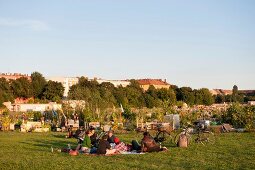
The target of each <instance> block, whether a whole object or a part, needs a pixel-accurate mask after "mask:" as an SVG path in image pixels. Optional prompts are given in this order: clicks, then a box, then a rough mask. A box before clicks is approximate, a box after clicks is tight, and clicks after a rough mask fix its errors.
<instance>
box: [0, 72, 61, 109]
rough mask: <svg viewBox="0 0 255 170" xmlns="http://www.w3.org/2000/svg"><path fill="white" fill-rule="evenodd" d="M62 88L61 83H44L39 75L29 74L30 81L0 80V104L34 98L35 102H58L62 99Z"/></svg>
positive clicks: (19, 79) (36, 73)
mask: <svg viewBox="0 0 255 170" xmlns="http://www.w3.org/2000/svg"><path fill="white" fill-rule="evenodd" d="M63 92H64V87H63V86H62V84H61V83H58V82H54V81H48V82H47V81H46V80H45V78H44V77H43V76H42V74H41V73H38V72H34V73H32V74H31V81H30V80H28V79H27V78H25V77H21V78H18V79H16V80H10V81H7V80H6V79H5V78H0V103H1V104H2V103H3V102H6V101H13V100H14V99H15V98H31V97H33V98H35V99H37V100H50V101H58V100H61V99H62V98H63Z"/></svg>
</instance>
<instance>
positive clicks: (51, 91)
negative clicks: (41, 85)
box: [43, 80, 64, 101]
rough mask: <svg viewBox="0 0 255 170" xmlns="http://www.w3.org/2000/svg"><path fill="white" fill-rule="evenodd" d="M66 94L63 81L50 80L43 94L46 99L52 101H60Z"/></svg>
mask: <svg viewBox="0 0 255 170" xmlns="http://www.w3.org/2000/svg"><path fill="white" fill-rule="evenodd" d="M63 94H64V87H63V85H62V84H61V83H59V82H55V81H51V80H50V81H48V83H47V84H46V86H45V90H44V92H43V95H44V97H45V98H46V99H48V100H51V101H59V100H61V99H62V97H63Z"/></svg>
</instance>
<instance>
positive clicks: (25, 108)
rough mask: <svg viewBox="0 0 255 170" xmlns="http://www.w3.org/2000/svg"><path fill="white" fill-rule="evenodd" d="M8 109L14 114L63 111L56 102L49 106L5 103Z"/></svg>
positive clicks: (60, 105)
mask: <svg viewBox="0 0 255 170" xmlns="http://www.w3.org/2000/svg"><path fill="white" fill-rule="evenodd" d="M3 104H4V105H5V106H6V108H7V109H8V110H10V111H12V112H29V111H38V112H44V111H47V110H60V109H62V104H57V103H56V102H50V103H48V104H20V103H14V104H12V103H11V102H4V103H3Z"/></svg>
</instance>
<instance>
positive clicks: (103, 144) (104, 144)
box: [97, 135, 116, 155]
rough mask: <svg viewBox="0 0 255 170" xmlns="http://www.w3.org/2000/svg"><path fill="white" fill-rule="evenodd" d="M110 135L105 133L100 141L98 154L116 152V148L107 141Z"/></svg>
mask: <svg viewBox="0 0 255 170" xmlns="http://www.w3.org/2000/svg"><path fill="white" fill-rule="evenodd" d="M107 139H108V135H104V136H103V137H102V139H101V140H100V142H99V145H98V149H97V154H99V155H102V154H104V155H111V154H114V153H115V152H116V149H111V145H110V143H109V142H108V141H107Z"/></svg>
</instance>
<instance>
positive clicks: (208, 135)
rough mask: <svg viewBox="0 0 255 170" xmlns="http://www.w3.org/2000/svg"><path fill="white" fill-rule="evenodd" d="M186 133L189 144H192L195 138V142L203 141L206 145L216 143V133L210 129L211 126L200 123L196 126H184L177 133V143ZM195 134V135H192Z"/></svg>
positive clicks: (175, 140)
mask: <svg viewBox="0 0 255 170" xmlns="http://www.w3.org/2000/svg"><path fill="white" fill-rule="evenodd" d="M183 134H184V135H186V136H187V138H188V144H190V143H191V142H192V141H193V140H194V142H195V143H201V144H203V145H205V144H206V143H210V144H214V143H215V135H214V133H213V132H211V131H210V129H209V128H207V127H205V126H201V125H198V126H196V127H195V129H194V128H187V127H186V128H184V129H183V130H182V132H181V133H179V134H177V135H176V136H175V138H174V142H175V144H177V143H178V140H179V138H180V135H183ZM192 136H193V137H192Z"/></svg>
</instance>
